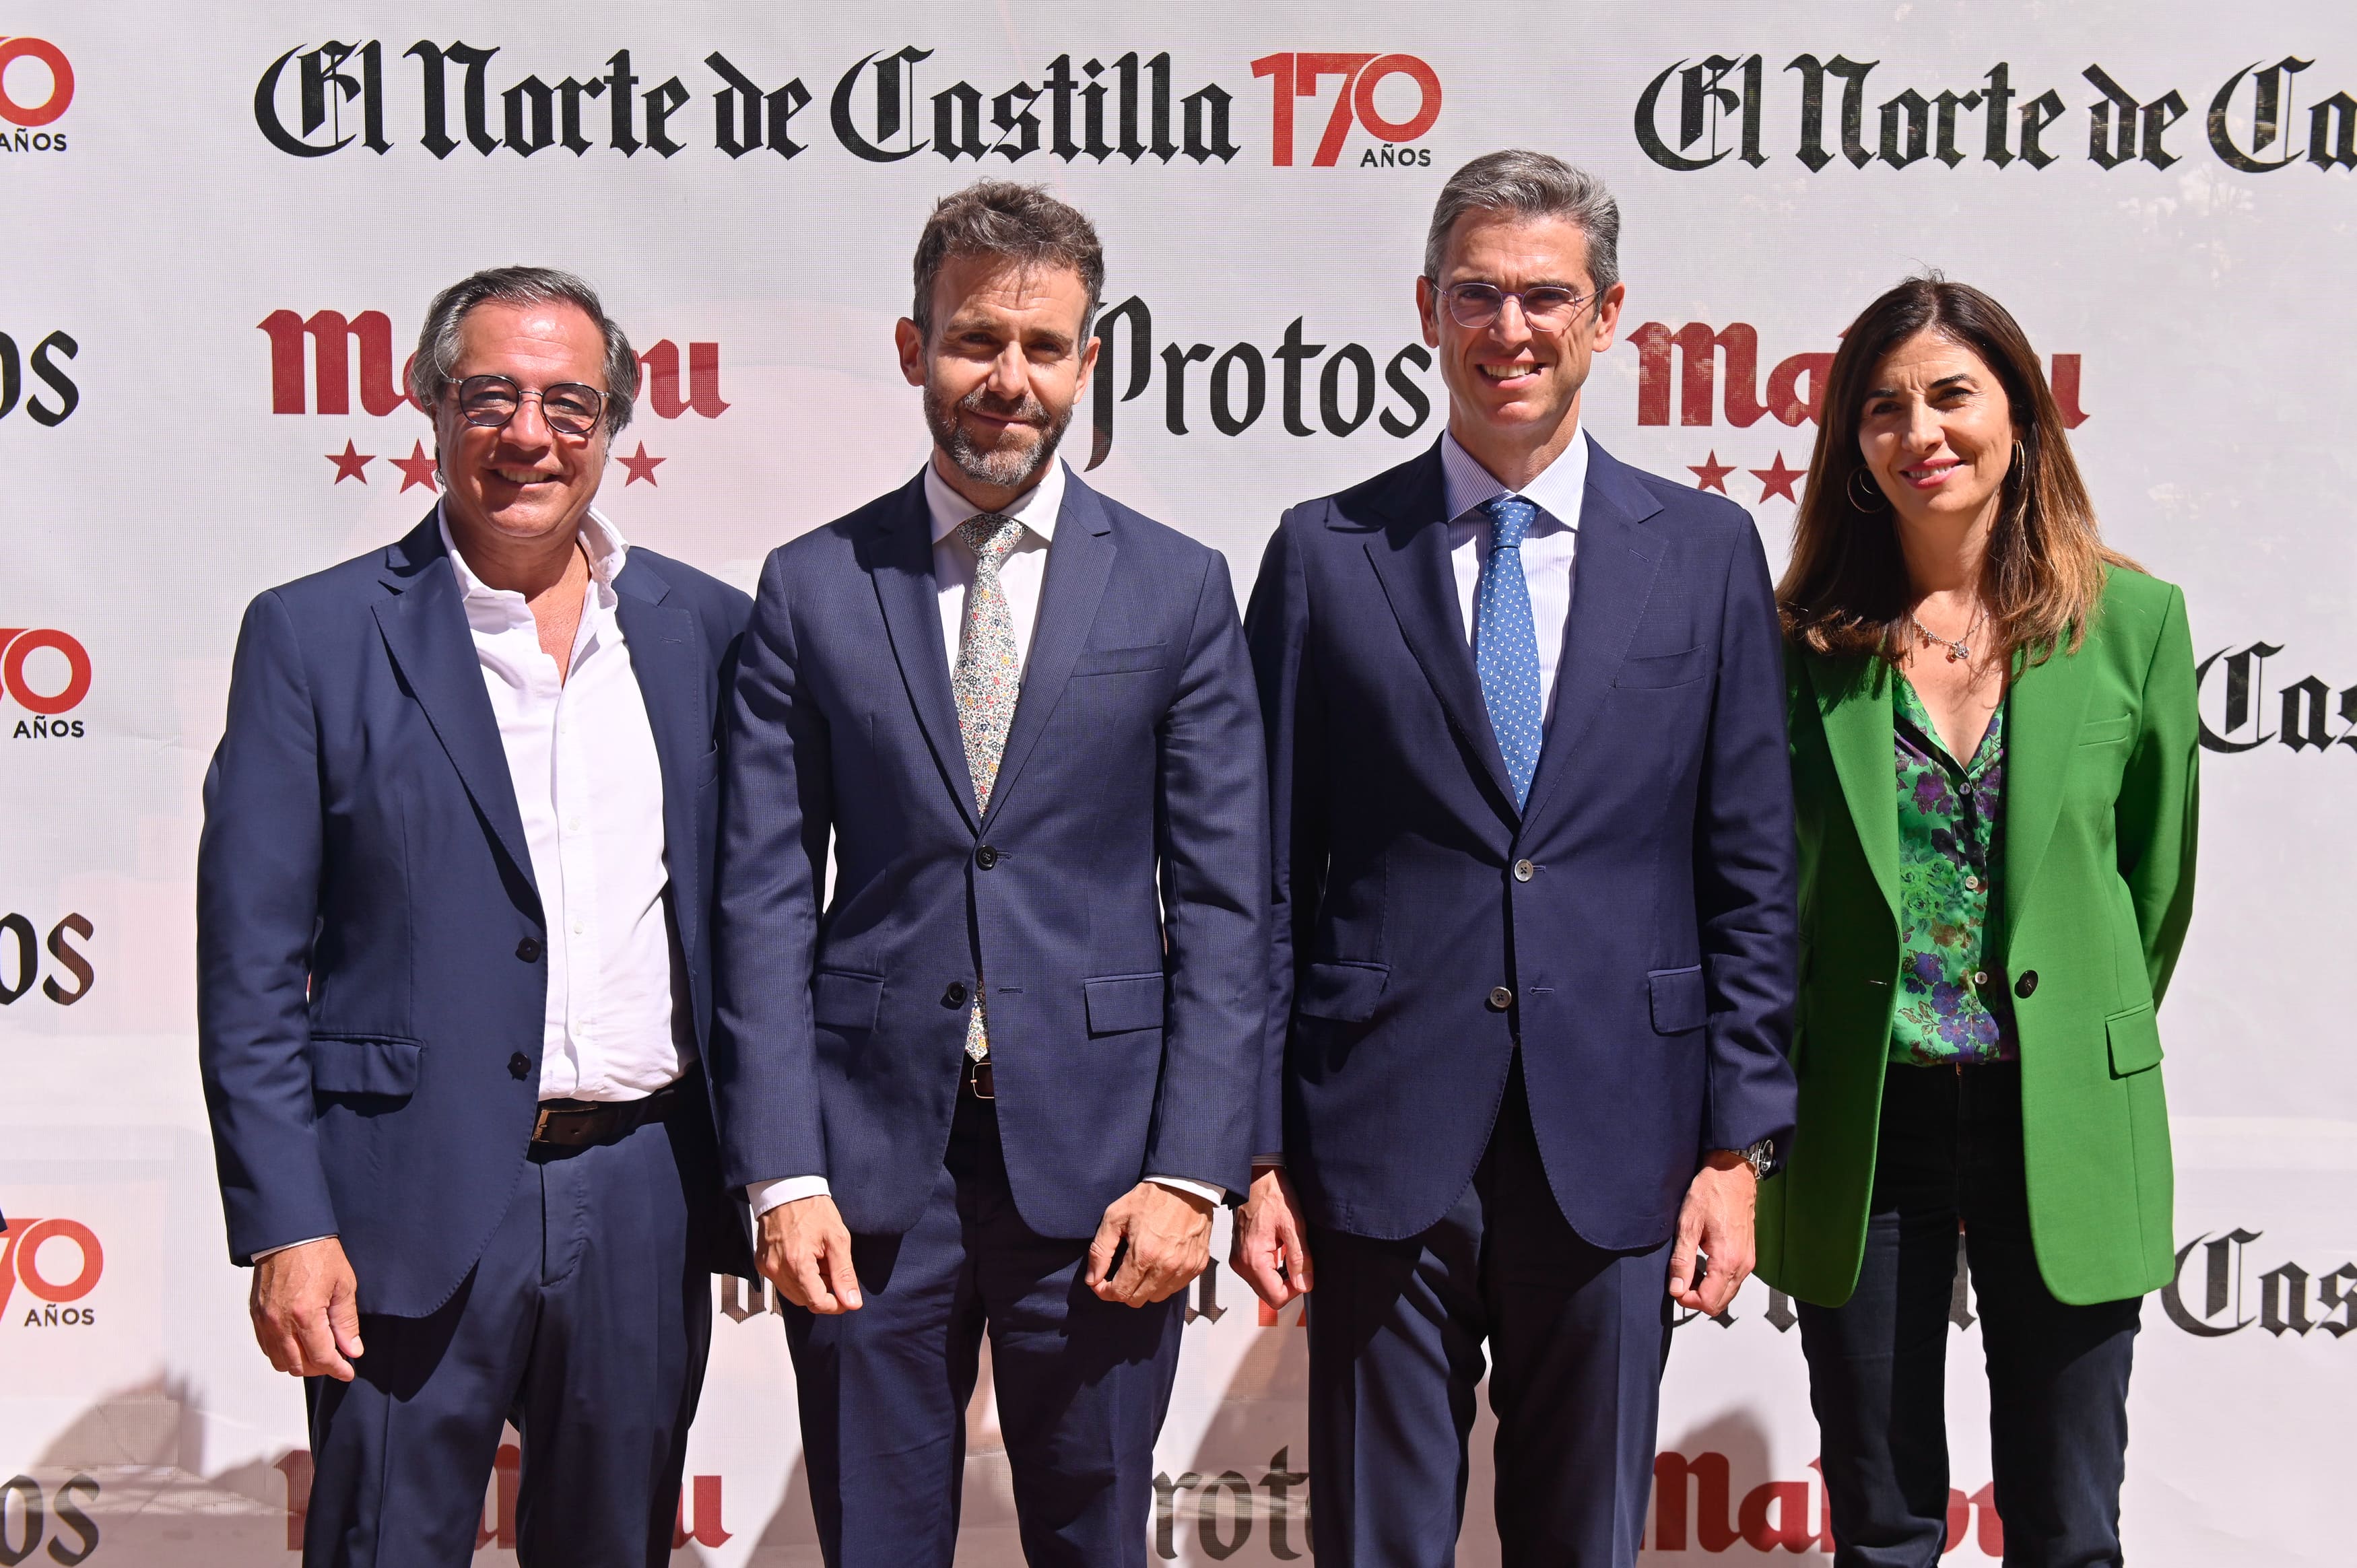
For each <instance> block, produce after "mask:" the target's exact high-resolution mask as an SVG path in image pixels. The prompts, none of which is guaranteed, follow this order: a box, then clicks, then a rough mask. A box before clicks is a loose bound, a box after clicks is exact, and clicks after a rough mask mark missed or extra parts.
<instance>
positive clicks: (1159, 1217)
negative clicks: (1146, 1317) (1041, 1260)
mask: <svg viewBox="0 0 2357 1568" xmlns="http://www.w3.org/2000/svg"><path fill="white" fill-rule="evenodd" d="M1116 1252H1118V1253H1121V1255H1122V1256H1121V1269H1120V1272H1119V1273H1115V1272H1114V1254H1115V1253H1116ZM1208 1262H1211V1199H1210V1198H1208V1197H1197V1196H1196V1195H1195V1194H1193V1193H1191V1192H1177V1191H1174V1190H1172V1189H1171V1188H1169V1187H1164V1186H1161V1185H1160V1184H1159V1183H1157V1182H1150V1181H1142V1182H1139V1183H1138V1184H1137V1185H1136V1186H1135V1187H1131V1188H1130V1189H1129V1190H1128V1191H1127V1192H1125V1193H1124V1194H1122V1195H1121V1196H1120V1197H1117V1198H1115V1199H1114V1202H1113V1207H1112V1208H1108V1209H1106V1210H1105V1211H1104V1219H1103V1220H1102V1221H1100V1222H1099V1223H1098V1225H1097V1234H1096V1240H1092V1241H1091V1242H1090V1243H1089V1273H1088V1280H1089V1288H1090V1289H1091V1290H1092V1291H1094V1292H1096V1293H1097V1294H1098V1296H1099V1297H1100V1298H1102V1299H1103V1300H1105V1301H1113V1302H1119V1303H1121V1304H1122V1305H1125V1306H1144V1305H1146V1304H1147V1303H1148V1302H1156V1301H1161V1300H1163V1299H1165V1298H1166V1297H1168V1296H1171V1295H1174V1294H1177V1293H1178V1292H1179V1291H1182V1290H1185V1289H1186V1288H1187V1286H1188V1284H1189V1282H1191V1281H1192V1280H1193V1279H1194V1277H1195V1276H1196V1275H1197V1274H1200V1273H1202V1272H1203V1265H1204V1264H1206V1263H1208Z"/></svg>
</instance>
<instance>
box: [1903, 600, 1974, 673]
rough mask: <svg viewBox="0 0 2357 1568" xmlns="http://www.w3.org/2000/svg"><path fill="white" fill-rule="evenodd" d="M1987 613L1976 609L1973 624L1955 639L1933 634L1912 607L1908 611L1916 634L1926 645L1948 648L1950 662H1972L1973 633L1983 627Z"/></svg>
mask: <svg viewBox="0 0 2357 1568" xmlns="http://www.w3.org/2000/svg"><path fill="white" fill-rule="evenodd" d="M1987 613H1988V612H1987V611H1986V609H1981V610H1977V611H1975V613H1974V615H1973V623H1972V625H1970V626H1968V627H1966V628H1964V636H1962V637H1959V638H1956V639H1953V640H1951V639H1947V638H1944V637H1935V636H1933V635H1932V628H1929V627H1927V626H1925V625H1924V624H1923V623H1922V622H1921V620H1919V619H1917V618H1916V616H1915V612H1914V611H1913V610H1912V609H1910V610H1909V611H1908V612H1907V621H1908V624H1909V625H1910V626H1912V627H1913V628H1915V635H1916V636H1917V637H1919V638H1921V639H1923V646H1924V647H1926V648H1931V647H1934V646H1937V647H1940V648H1944V649H1946V650H1948V662H1949V663H1951V664H1963V663H1970V662H1971V661H1972V657H1973V650H1972V648H1971V646H1970V645H1971V641H1972V636H1973V633H1975V632H1976V631H1978V630H1979V629H1980V628H1981V622H1982V620H1983V619H1985V618H1986V616H1987Z"/></svg>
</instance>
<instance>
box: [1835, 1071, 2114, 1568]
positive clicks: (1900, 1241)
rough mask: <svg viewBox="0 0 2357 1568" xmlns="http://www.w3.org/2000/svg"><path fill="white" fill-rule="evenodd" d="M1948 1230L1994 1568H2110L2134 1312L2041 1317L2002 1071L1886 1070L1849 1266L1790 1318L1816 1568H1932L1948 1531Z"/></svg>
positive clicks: (2072, 1310) (2017, 1121)
mask: <svg viewBox="0 0 2357 1568" xmlns="http://www.w3.org/2000/svg"><path fill="white" fill-rule="evenodd" d="M1959 1221H1961V1222H1962V1223H1963V1226H1964V1246H1965V1250H1966V1251H1967V1254H1968V1256H1969V1260H1970V1266H1971V1273H1972V1283H1973V1294H1974V1298H1975V1303H1976V1305H1977V1306H1978V1308H1979V1312H1980V1323H1981V1340H1982V1343H1983V1345H1984V1346H1985V1347H1986V1351H1987V1358H1988V1380H1989V1444H1990V1449H1991V1452H1992V1454H1993V1455H1994V1457H1995V1460H1996V1507H1997V1513H1998V1515H1999V1517H2000V1518H2001V1519H2002V1520H2004V1524H2005V1561H2006V1562H2007V1564H2009V1565H2015V1568H2079V1565H2081V1564H2096V1563H2118V1562H2119V1561H2120V1530H2119V1524H2120V1480H2121V1477H2122V1476H2123V1475H2124V1474H2125V1473H2126V1464H2127V1444H2128V1424H2127V1398H2128V1367H2129V1362H2130V1360H2131V1359H2132V1357H2133V1355H2134V1351H2135V1347H2136V1320H2137V1314H2138V1310H2139V1308H2140V1307H2141V1306H2142V1305H2143V1303H2142V1302H2141V1300H2139V1299H2136V1298H2131V1299H2129V1300H2126V1301H2107V1302H2103V1303H2100V1304H2098V1305H2093V1306H2067V1305H2063V1304H2062V1303H2061V1302H2059V1301H2057V1300H2055V1299H2054V1297H2053V1295H2052V1294H2051V1293H2050V1292H2049V1291H2048V1290H2047V1288H2046V1282H2045V1280H2044V1279H2043V1278H2041V1277H2040V1274H2039V1272H2038V1258H2037V1255H2036V1254H2035V1253H2034V1252H2033V1251H2031V1248H2030V1239H2029V1189H2028V1187H2027V1184H2026V1182H2025V1180H2024V1177H2023V1166H2022V1152H2021V1069H2019V1067H2018V1066H2016V1065H2014V1064H2010V1063H2002V1064H1996V1065H1992V1066H1982V1067H1968V1068H1965V1069H1964V1070H1963V1071H1962V1072H1958V1071H1956V1070H1955V1069H1952V1068H1930V1067H1892V1068H1891V1069H1889V1072H1888V1074H1887V1075H1886V1077H1885V1079H1884V1085H1883V1090H1882V1129H1881V1138H1880V1145H1879V1150H1878V1154H1877V1155H1876V1163H1875V1172H1874V1196H1873V1199H1872V1208H1871V1214H1870V1216H1869V1218H1868V1219H1867V1233H1866V1261H1865V1264H1864V1266H1863V1267H1862V1268H1861V1269H1860V1271H1859V1273H1858V1282H1857V1294H1855V1295H1853V1296H1851V1297H1850V1299H1849V1302H1848V1304H1847V1305H1843V1306H1839V1307H1832V1308H1828V1307H1822V1306H1811V1305H1808V1304H1807V1303H1805V1302H1804V1303H1803V1304H1802V1305H1801V1308H1800V1316H1801V1346H1802V1349H1803V1351H1804V1352H1805V1353H1806V1355H1807V1357H1808V1360H1809V1402H1810V1403H1811V1404H1812V1405H1813V1406H1814V1407H1815V1409H1816V1412H1817V1425H1818V1427H1819V1429H1820V1431H1821V1432H1822V1434H1823V1441H1824V1476H1825V1493H1826V1497H1827V1500H1828V1502H1829V1503H1830V1504H1831V1508H1832V1514H1833V1530H1834V1540H1835V1551H1834V1563H1835V1568H1932V1564H1935V1563H1938V1562H1939V1561H1940V1555H1941V1547H1942V1543H1943V1540H1944V1539H1945V1530H1946V1520H1947V1514H1948V1438H1947V1423H1946V1412H1945V1409H1944V1405H1943V1395H1944V1391H1945V1387H1946V1361H1947V1351H1948V1311H1949V1304H1950V1302H1951V1301H1952V1299H1953V1294H1954V1288H1955V1270H1956V1228H1957V1225H1958V1222H1959Z"/></svg>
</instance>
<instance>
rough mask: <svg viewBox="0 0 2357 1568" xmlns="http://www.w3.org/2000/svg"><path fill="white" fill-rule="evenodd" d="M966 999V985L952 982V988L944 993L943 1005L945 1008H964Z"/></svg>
mask: <svg viewBox="0 0 2357 1568" xmlns="http://www.w3.org/2000/svg"><path fill="white" fill-rule="evenodd" d="M965 997H966V990H965V985H964V983H963V982H961V981H955V980H952V981H951V982H950V988H949V989H948V990H947V991H944V992H942V1006H944V1007H963V1006H964V1005H965Z"/></svg>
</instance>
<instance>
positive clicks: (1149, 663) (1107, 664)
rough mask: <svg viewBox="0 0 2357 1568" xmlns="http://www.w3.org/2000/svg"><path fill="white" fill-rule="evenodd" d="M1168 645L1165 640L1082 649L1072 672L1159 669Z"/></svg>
mask: <svg viewBox="0 0 2357 1568" xmlns="http://www.w3.org/2000/svg"><path fill="white" fill-rule="evenodd" d="M1169 647H1170V645H1169V644H1168V643H1167V642H1146V643H1140V644H1139V645H1138V646H1137V647H1135V648H1087V649H1082V650H1081V656H1080V658H1079V659H1078V660H1074V661H1073V664H1072V674H1073V675H1074V676H1075V677H1078V676H1082V675H1134V674H1135V673H1137V672H1138V671H1144V670H1159V669H1161V668H1162V660H1163V655H1164V654H1165V653H1166V652H1168V650H1169Z"/></svg>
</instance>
